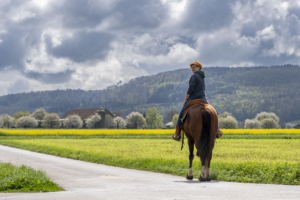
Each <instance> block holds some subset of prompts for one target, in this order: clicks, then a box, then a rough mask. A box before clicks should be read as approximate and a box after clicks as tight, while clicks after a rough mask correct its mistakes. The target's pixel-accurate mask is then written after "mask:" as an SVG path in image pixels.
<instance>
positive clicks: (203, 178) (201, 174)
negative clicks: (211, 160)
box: [199, 156, 207, 181]
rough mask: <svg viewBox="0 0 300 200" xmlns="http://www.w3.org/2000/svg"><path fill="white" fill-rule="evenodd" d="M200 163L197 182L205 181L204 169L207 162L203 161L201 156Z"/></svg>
mask: <svg viewBox="0 0 300 200" xmlns="http://www.w3.org/2000/svg"><path fill="white" fill-rule="evenodd" d="M200 161H201V166H202V167H201V173H200V178H199V181H207V175H206V173H207V167H206V163H205V162H207V161H206V160H205V159H203V158H202V157H201V156H200Z"/></svg>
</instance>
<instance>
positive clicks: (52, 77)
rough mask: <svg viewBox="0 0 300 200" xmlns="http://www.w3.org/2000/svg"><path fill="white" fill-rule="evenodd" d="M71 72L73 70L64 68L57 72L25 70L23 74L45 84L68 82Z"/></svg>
mask: <svg viewBox="0 0 300 200" xmlns="http://www.w3.org/2000/svg"><path fill="white" fill-rule="evenodd" d="M73 73H74V71H73V70H66V71H64V72H58V73H39V72H27V73H25V76H26V77H27V78H30V79H34V80H37V81H39V82H42V83H45V84H57V83H65V82H68V81H69V80H70V79H71V76H72V74H73Z"/></svg>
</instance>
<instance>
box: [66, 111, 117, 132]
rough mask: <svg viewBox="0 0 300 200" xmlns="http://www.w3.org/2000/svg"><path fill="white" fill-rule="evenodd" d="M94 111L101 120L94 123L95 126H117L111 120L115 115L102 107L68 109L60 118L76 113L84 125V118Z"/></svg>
mask: <svg viewBox="0 0 300 200" xmlns="http://www.w3.org/2000/svg"><path fill="white" fill-rule="evenodd" d="M96 113H97V114H99V115H100V116H101V120H100V122H98V123H97V124H96V125H95V128H115V127H116V126H117V125H116V123H115V122H114V120H113V119H114V117H115V116H114V115H113V114H112V113H111V112H109V111H108V110H107V109H106V108H103V107H102V108H89V109H77V110H70V111H69V112H68V113H67V114H65V115H64V116H63V117H62V119H63V120H64V119H66V118H67V117H68V116H70V115H78V116H79V117H80V118H81V119H82V121H83V122H84V127H85V120H86V119H87V118H89V117H90V116H92V115H94V114H96Z"/></svg>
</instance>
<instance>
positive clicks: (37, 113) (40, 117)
mask: <svg viewBox="0 0 300 200" xmlns="http://www.w3.org/2000/svg"><path fill="white" fill-rule="evenodd" d="M46 114H47V112H46V110H45V109H44V108H39V109H36V110H35V111H34V112H33V113H32V117H34V118H35V119H36V120H43V119H44V117H45V115H46Z"/></svg>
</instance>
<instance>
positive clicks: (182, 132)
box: [181, 131, 184, 151]
mask: <svg viewBox="0 0 300 200" xmlns="http://www.w3.org/2000/svg"><path fill="white" fill-rule="evenodd" d="M181 134H182V137H181V138H182V144H181V151H182V149H183V144H184V131H181Z"/></svg>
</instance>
